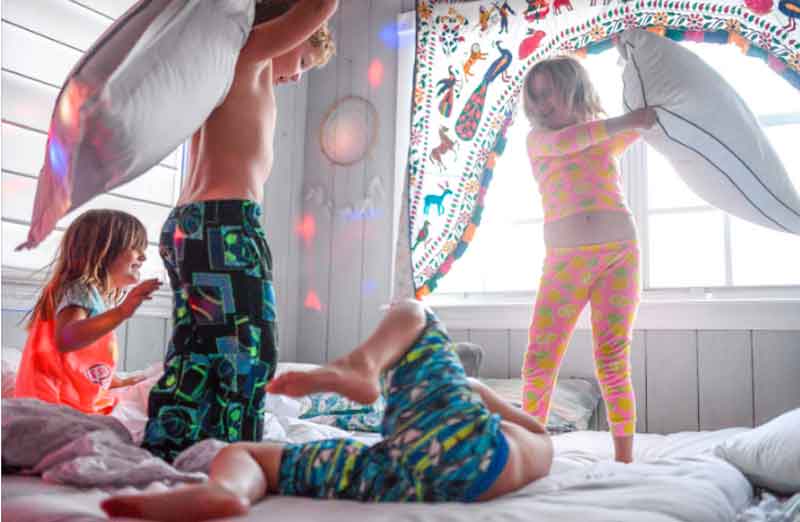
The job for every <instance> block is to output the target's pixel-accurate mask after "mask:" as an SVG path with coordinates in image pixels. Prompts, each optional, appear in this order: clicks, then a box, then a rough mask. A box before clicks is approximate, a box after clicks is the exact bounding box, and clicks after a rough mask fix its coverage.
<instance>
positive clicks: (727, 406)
mask: <svg viewBox="0 0 800 522" xmlns="http://www.w3.org/2000/svg"><path fill="white" fill-rule="evenodd" d="M697 340H698V351H697V355H698V382H699V385H700V397H699V401H700V429H701V430H716V429H721V428H730V427H734V426H747V427H751V426H753V353H752V347H751V345H750V332H749V331H746V330H745V331H706V332H698V336H697Z"/></svg>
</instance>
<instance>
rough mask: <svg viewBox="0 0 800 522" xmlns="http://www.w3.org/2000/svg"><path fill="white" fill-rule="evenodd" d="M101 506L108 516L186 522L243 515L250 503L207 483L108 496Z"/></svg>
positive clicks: (161, 521)
mask: <svg viewBox="0 0 800 522" xmlns="http://www.w3.org/2000/svg"><path fill="white" fill-rule="evenodd" d="M100 507H101V508H102V509H103V511H105V512H106V514H107V515H108V516H109V517H130V518H139V519H144V520H156V521H159V522H187V521H189V520H192V521H199V520H209V519H212V518H219V517H232V516H238V515H244V514H245V513H247V511H248V509H249V508H250V504H249V502H248V501H247V499H245V498H241V497H238V496H236V495H234V494H233V493H231V492H230V491H228V490H227V489H224V488H222V487H221V486H219V485H216V484H214V483H213V482H208V483H206V484H202V485H199V486H187V487H182V488H179V489H175V490H172V491H167V492H164V493H154V494H145V495H127V496H119V497H111V498H108V499H106V500H104V501H103V502H102V503H101V504H100Z"/></svg>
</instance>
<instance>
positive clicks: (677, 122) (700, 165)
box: [617, 29, 800, 234]
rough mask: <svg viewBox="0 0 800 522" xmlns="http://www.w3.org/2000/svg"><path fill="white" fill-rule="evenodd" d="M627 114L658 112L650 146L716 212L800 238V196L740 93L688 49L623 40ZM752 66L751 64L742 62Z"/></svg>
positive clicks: (647, 39)
mask: <svg viewBox="0 0 800 522" xmlns="http://www.w3.org/2000/svg"><path fill="white" fill-rule="evenodd" d="M617 47H618V49H619V51H620V54H621V55H622V58H623V61H624V62H625V68H624V71H623V82H624V93H623V99H624V103H625V106H626V109H627V110H634V109H639V108H642V107H654V108H656V112H657V113H658V123H657V124H656V125H655V126H654V127H653V128H652V129H649V130H647V131H643V132H642V136H643V138H644V139H645V141H646V142H647V143H648V144H649V145H651V146H652V147H653V148H655V149H656V150H657V151H658V152H660V153H661V154H663V155H664V157H665V158H666V159H667V160H668V161H669V162H670V163H671V164H672V166H673V167H674V168H675V170H676V172H677V173H678V175H679V176H680V177H681V178H682V179H683V181H685V182H686V184H687V185H688V186H689V188H690V189H691V190H692V191H693V192H694V193H695V194H697V195H698V196H700V197H701V198H702V199H704V200H705V201H707V202H708V203H710V204H711V205H713V206H714V207H716V208H719V209H721V210H724V211H725V212H728V213H730V214H732V215H734V216H737V217H739V218H742V219H745V220H747V221H750V222H752V223H756V224H759V225H762V226H765V227H768V228H772V229H774V230H779V231H783V232H791V233H794V234H800V196H798V194H797V191H796V190H795V188H794V185H793V184H792V181H791V179H789V176H788V175H787V173H786V169H785V168H784V166H783V164H782V163H781V160H780V158H779V157H778V154H777V153H776V152H775V150H774V148H773V147H772V145H771V144H770V141H769V138H768V137H767V135H766V134H765V133H764V131H763V129H762V128H761V126H760V125H759V123H758V119H757V118H756V116H755V115H754V114H753V113H752V111H751V110H750V108H749V107H748V106H747V104H746V103H745V102H744V100H742V98H741V97H740V96H739V95H738V93H737V92H736V90H735V89H734V88H733V87H732V86H731V85H730V84H728V82H726V81H725V80H724V79H723V78H722V76H720V75H719V73H717V71H715V70H714V69H713V68H712V67H711V66H709V65H708V64H707V63H706V62H705V61H703V59H702V58H700V57H699V56H697V55H696V54H695V53H693V52H692V51H690V50H689V49H687V48H685V47H683V46H681V45H679V44H677V43H675V42H673V41H672V40H670V39H668V38H665V37H662V36H659V35H657V34H655V33H652V32H650V31H646V30H644V29H628V30H626V31H625V32H623V33H622V34H621V35H620V39H619V43H618V46H617ZM742 59H746V58H742Z"/></svg>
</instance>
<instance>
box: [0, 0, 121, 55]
mask: <svg viewBox="0 0 800 522" xmlns="http://www.w3.org/2000/svg"><path fill="white" fill-rule="evenodd" d="M118 3H119V2H118ZM3 20H7V21H8V22H10V23H13V24H15V25H21V26H22V27H26V28H28V29H30V30H31V31H35V32H37V33H39V34H42V35H47V36H48V37H49V38H53V39H55V40H58V41H60V42H63V43H64V44H66V45H69V46H72V47H75V48H77V49H80V50H81V51H85V50H86V49H88V48H89V47H90V46H91V45H92V43H94V41H95V40H97V38H98V37H99V36H100V35H101V34H102V33H103V31H105V29H106V28H107V27H108V26H109V25H111V20H110V19H109V18H108V17H107V16H103V15H100V14H98V13H96V12H93V11H90V10H88V9H86V8H85V7H82V6H80V5H78V4H76V3H73V2H69V1H65V0H3Z"/></svg>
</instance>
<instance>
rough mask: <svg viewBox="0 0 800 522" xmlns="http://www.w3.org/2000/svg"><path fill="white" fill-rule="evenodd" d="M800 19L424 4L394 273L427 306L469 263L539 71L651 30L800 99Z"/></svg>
mask: <svg viewBox="0 0 800 522" xmlns="http://www.w3.org/2000/svg"><path fill="white" fill-rule="evenodd" d="M799 17H800V0H710V1H683V0H635V1H623V0H480V1H471V2H452V1H444V0H419V1H418V2H417V27H416V35H417V40H416V65H415V74H414V91H413V108H412V119H411V136H410V147H409V152H408V163H407V186H406V188H405V191H406V192H407V194H406V196H407V197H405V200H404V201H403V212H404V213H405V212H406V211H407V214H408V229H407V230H406V232H407V235H406V234H401V236H402V237H401V239H400V240H399V242H398V252H399V254H398V256H399V257H398V259H397V263H396V266H398V267H400V268H401V269H405V268H406V267H408V266H411V272H412V273H411V278H412V283H413V287H414V289H415V292H416V295H417V296H418V297H422V296H424V295H426V294H428V293H430V292H432V291H434V290H435V289H436V287H437V284H438V282H439V280H440V279H441V278H442V277H443V276H444V275H445V274H447V272H448V271H449V270H450V268H451V266H452V264H453V262H454V261H455V260H456V259H458V258H459V257H461V256H462V255H463V254H464V252H465V251H466V248H467V246H468V244H469V242H470V241H471V240H472V237H473V236H474V234H475V232H476V229H477V227H478V225H479V224H480V222H481V214H482V212H483V206H484V199H485V197H486V191H487V190H488V188H489V186H490V182H491V180H492V177H493V176H494V175H495V174H497V175H502V173H495V172H494V166H495V163H496V161H497V157H498V155H500V154H502V153H503V151H504V149H505V144H506V132H507V130H508V128H509V127H510V126H511V124H512V123H513V122H514V120H515V118H516V117H517V113H518V105H519V103H518V102H519V95H520V91H521V88H522V81H523V79H524V77H525V74H526V72H527V71H528V70H529V69H530V68H531V67H532V66H533V64H534V63H536V62H537V61H539V60H542V59H545V58H548V57H551V56H554V55H557V54H564V53H575V54H578V55H583V54H586V53H597V52H602V51H605V50H606V49H609V48H611V47H613V45H614V40H615V38H616V36H617V35H618V34H619V33H620V32H622V31H624V30H625V29H628V28H631V27H644V28H647V29H649V30H651V31H654V32H656V33H658V34H660V35H662V36H665V37H667V38H671V39H673V40H690V41H698V42H716V43H729V44H733V45H736V46H737V47H739V48H740V49H741V50H742V51H743V52H744V53H745V54H747V55H748V56H753V57H756V58H759V59H762V60H764V61H766V62H767V63H768V64H769V66H770V67H771V68H772V69H773V70H774V71H775V72H776V73H777V74H779V75H781V76H782V77H784V78H785V79H786V80H787V81H789V82H790V83H791V84H793V85H794V86H796V87H798V88H800V30H798V24H797V19H798V18H799ZM613 52H616V51H613ZM400 283H402V282H400ZM395 286H396V288H401V289H402V288H403V286H402V284H398V282H396V285H395Z"/></svg>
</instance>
